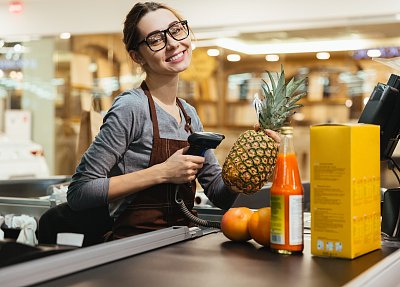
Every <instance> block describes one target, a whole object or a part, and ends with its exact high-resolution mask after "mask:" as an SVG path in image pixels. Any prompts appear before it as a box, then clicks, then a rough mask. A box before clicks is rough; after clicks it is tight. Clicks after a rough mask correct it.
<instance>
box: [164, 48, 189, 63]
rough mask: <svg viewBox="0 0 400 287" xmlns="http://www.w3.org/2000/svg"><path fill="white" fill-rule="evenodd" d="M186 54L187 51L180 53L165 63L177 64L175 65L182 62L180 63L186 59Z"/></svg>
mask: <svg viewBox="0 0 400 287" xmlns="http://www.w3.org/2000/svg"><path fill="white" fill-rule="evenodd" d="M184 52H186V50H185V51H182V52H179V53H177V54H175V55H173V56H171V57H169V58H167V59H166V60H165V61H166V62H175V63H177V62H180V61H182V60H183V59H184V58H183V57H184Z"/></svg>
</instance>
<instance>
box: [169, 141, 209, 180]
mask: <svg viewBox="0 0 400 287" xmlns="http://www.w3.org/2000/svg"><path fill="white" fill-rule="evenodd" d="M188 148H189V147H185V148H183V149H180V150H178V151H176V152H175V153H174V154H173V155H171V156H170V157H169V158H168V159H167V160H166V161H165V162H163V163H162V164H161V168H162V171H163V172H162V176H163V177H164V179H165V180H166V181H167V182H170V183H175V184H181V183H186V182H190V181H193V180H194V179H195V178H196V174H197V172H198V170H199V169H201V168H202V167H203V163H204V157H202V156H194V155H185V154H184V153H186V152H187V150H188Z"/></svg>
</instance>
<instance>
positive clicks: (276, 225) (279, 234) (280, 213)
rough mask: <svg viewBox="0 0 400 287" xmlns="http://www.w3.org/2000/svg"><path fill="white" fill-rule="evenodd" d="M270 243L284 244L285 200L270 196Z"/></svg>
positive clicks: (282, 197) (281, 196)
mask: <svg viewBox="0 0 400 287" xmlns="http://www.w3.org/2000/svg"><path fill="white" fill-rule="evenodd" d="M271 243H274V244H285V198H284V196H283V195H271Z"/></svg>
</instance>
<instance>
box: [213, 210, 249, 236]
mask: <svg viewBox="0 0 400 287" xmlns="http://www.w3.org/2000/svg"><path fill="white" fill-rule="evenodd" d="M252 214H253V211H252V210H251V209H250V208H247V207H233V208H230V209H229V210H228V211H227V212H225V214H224V215H223V216H222V220H221V231H222V233H223V234H224V235H225V236H226V237H227V238H229V239H230V240H233V241H247V240H250V239H251V236H250V233H249V228H248V223H249V220H250V217H251V215H252Z"/></svg>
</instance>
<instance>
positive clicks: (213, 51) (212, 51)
mask: <svg viewBox="0 0 400 287" xmlns="http://www.w3.org/2000/svg"><path fill="white" fill-rule="evenodd" d="M207 55H208V56H210V57H217V56H219V50H218V49H208V50H207Z"/></svg>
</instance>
